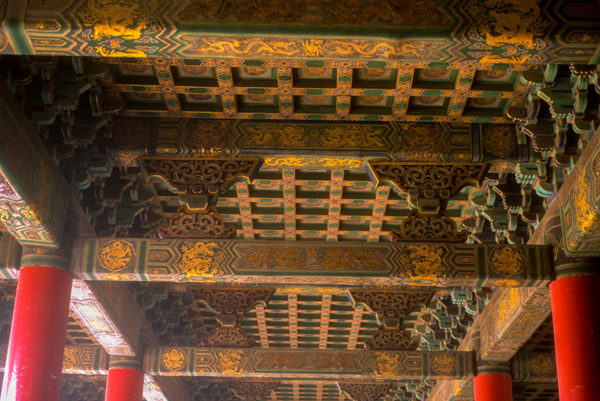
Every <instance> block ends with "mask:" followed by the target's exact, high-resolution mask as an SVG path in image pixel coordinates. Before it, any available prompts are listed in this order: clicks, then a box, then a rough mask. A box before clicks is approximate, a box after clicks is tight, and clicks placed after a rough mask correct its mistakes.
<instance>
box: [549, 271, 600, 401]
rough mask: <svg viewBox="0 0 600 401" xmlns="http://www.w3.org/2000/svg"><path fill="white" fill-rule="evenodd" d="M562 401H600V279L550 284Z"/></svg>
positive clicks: (567, 279) (565, 279)
mask: <svg viewBox="0 0 600 401" xmlns="http://www.w3.org/2000/svg"><path fill="white" fill-rule="evenodd" d="M550 291H551V296H552V320H553V323H554V343H555V348H556V368H557V373H558V390H559V393H560V401H600V276H571V277H563V278H559V279H558V280H556V281H554V282H553V283H552V284H550Z"/></svg>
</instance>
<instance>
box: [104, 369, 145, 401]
mask: <svg viewBox="0 0 600 401" xmlns="http://www.w3.org/2000/svg"><path fill="white" fill-rule="evenodd" d="M143 395H144V372H142V371H141V370H138V369H130V368H112V369H110V370H109V371H108V379H106V398H105V400H106V401H142V400H143V398H144V397H143Z"/></svg>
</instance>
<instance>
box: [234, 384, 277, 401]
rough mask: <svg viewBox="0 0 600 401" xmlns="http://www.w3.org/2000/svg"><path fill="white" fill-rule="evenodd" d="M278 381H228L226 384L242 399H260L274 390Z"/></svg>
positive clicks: (254, 400)
mask: <svg viewBox="0 0 600 401" xmlns="http://www.w3.org/2000/svg"><path fill="white" fill-rule="evenodd" d="M278 385H279V382H274V381H242V380H236V381H228V382H227V386H229V388H230V389H231V390H233V392H234V393H235V394H236V395H237V396H238V397H240V398H241V399H242V400H244V401H260V400H262V399H264V398H265V397H266V396H267V395H268V394H269V393H270V392H271V391H275V390H276V389H277V386H278Z"/></svg>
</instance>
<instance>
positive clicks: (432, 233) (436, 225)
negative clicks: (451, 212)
mask: <svg viewBox="0 0 600 401" xmlns="http://www.w3.org/2000/svg"><path fill="white" fill-rule="evenodd" d="M468 236H469V233H468V232H467V231H460V230H458V229H457V228H456V223H455V222H454V220H452V219H451V218H450V217H449V216H448V214H447V213H446V212H439V213H438V214H436V215H421V214H420V213H419V211H418V210H411V212H410V213H409V215H408V217H407V218H406V219H405V220H404V221H403V222H402V228H401V229H400V230H392V231H391V232H390V240H391V241H398V242H419V241H421V242H422V241H430V242H464V241H465V240H466V239H467V237H468Z"/></svg>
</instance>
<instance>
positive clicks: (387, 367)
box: [373, 352, 402, 376]
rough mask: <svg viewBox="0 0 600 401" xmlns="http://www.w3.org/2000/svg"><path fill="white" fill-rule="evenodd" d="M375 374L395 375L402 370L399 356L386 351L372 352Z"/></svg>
mask: <svg viewBox="0 0 600 401" xmlns="http://www.w3.org/2000/svg"><path fill="white" fill-rule="evenodd" d="M373 359H374V367H373V374H374V375H375V376H396V375H397V374H398V373H400V372H401V371H402V361H401V356H400V355H396V354H392V353H388V352H377V353H374V354H373Z"/></svg>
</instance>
